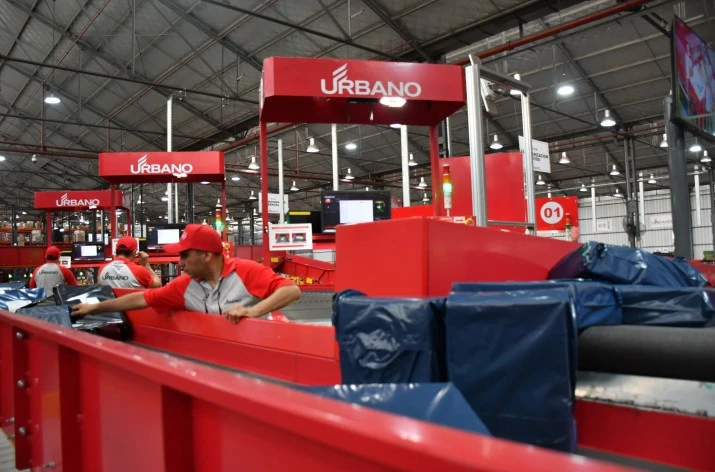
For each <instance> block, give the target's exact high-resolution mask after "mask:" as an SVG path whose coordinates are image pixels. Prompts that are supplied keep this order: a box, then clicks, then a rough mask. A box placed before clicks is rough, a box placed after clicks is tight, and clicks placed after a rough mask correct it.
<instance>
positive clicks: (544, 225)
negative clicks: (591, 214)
mask: <svg viewBox="0 0 715 472" xmlns="http://www.w3.org/2000/svg"><path fill="white" fill-rule="evenodd" d="M567 219H569V220H570V221H571V227H572V228H574V227H576V226H578V197H556V198H537V199H536V230H537V231H564V230H565V229H566V220H567Z"/></svg>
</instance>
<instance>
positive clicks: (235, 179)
mask: <svg viewBox="0 0 715 472" xmlns="http://www.w3.org/2000/svg"><path fill="white" fill-rule="evenodd" d="M231 180H233V181H234V182H238V181H239V180H241V177H239V176H237V175H234V176H233V177H231Z"/></svg>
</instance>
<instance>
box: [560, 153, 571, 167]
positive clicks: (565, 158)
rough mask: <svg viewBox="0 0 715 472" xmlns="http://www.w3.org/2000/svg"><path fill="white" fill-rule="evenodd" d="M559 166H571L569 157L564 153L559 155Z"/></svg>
mask: <svg viewBox="0 0 715 472" xmlns="http://www.w3.org/2000/svg"><path fill="white" fill-rule="evenodd" d="M559 164H571V160H570V159H569V156H567V155H566V151H564V152H562V153H561V159H559Z"/></svg>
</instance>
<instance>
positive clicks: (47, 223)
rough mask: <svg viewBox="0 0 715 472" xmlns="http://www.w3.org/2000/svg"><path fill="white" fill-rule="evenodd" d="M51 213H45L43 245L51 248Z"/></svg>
mask: <svg viewBox="0 0 715 472" xmlns="http://www.w3.org/2000/svg"><path fill="white" fill-rule="evenodd" d="M52 229H53V228H52V212H51V211H46V212H45V244H47V246H52Z"/></svg>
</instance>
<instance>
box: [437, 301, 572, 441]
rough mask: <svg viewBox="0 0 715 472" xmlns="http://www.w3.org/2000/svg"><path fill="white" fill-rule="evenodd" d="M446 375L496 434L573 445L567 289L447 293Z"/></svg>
mask: <svg viewBox="0 0 715 472" xmlns="http://www.w3.org/2000/svg"><path fill="white" fill-rule="evenodd" d="M445 329H446V331H445V334H446V347H447V368H448V374H449V380H450V381H451V382H452V383H454V384H455V386H456V387H457V388H458V389H459V390H460V391H461V392H462V394H463V395H464V397H465V398H466V400H467V402H468V403H469V404H470V405H471V406H472V409H473V410H474V411H475V412H476V414H477V416H479V418H481V420H482V421H483V422H484V424H485V425H486V426H487V428H489V431H490V432H491V433H492V434H493V435H494V436H496V437H500V438H504V439H510V440H513V441H518V442H524V443H528V444H534V445H537V446H541V447H547V448H551V449H556V450H560V451H573V450H574V448H575V444H576V430H575V423H574V419H573V400H574V385H575V367H576V354H575V343H576V339H575V338H576V334H575V329H574V323H573V320H572V314H571V302H570V299H569V290H568V289H567V288H564V287H560V288H553V289H549V290H546V289H544V290H519V291H514V292H504V293H493V294H489V293H479V294H474V293H452V294H450V296H449V297H448V299H447V309H446V313H445Z"/></svg>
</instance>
